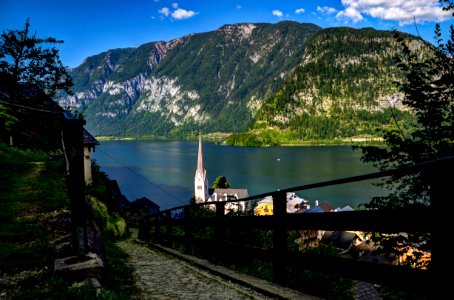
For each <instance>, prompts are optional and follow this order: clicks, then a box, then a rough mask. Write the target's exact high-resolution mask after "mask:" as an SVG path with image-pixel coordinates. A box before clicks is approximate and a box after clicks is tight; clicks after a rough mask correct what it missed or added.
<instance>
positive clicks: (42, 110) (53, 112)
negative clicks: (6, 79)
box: [0, 100, 188, 204]
mask: <svg viewBox="0 0 454 300" xmlns="http://www.w3.org/2000/svg"><path fill="white" fill-rule="evenodd" d="M0 104H6V105H9V106H15V107H20V108H24V109H29V110H34V111H39V112H45V113H52V114H61V113H62V112H55V111H50V110H45V109H39V108H34V107H29V106H24V105H19V104H12V103H9V102H5V101H2V100H0ZM98 151H101V152H102V153H104V155H106V156H107V157H109V158H110V159H112V160H113V161H115V162H117V163H118V164H120V165H121V166H122V167H124V168H126V169H127V170H129V171H130V172H131V173H133V174H135V175H136V176H138V177H140V178H142V179H143V180H144V181H145V182H147V183H148V184H150V185H152V186H153V187H154V188H156V189H157V190H159V191H161V192H163V193H164V194H166V195H168V196H170V197H171V198H172V199H174V200H176V201H178V202H180V203H182V204H188V203H187V202H184V201H183V200H180V199H178V198H177V197H176V196H174V195H173V194H171V193H170V192H168V191H166V190H164V189H163V188H161V187H159V186H157V185H156V184H154V183H153V182H151V181H150V180H149V179H148V178H146V177H145V176H143V175H142V174H140V173H137V172H136V171H134V170H133V169H131V168H130V167H128V166H127V165H125V164H124V163H122V162H121V161H119V160H118V159H116V158H115V157H113V156H112V155H110V154H109V153H107V152H105V151H103V150H101V149H98Z"/></svg>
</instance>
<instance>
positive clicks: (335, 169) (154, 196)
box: [94, 141, 383, 209]
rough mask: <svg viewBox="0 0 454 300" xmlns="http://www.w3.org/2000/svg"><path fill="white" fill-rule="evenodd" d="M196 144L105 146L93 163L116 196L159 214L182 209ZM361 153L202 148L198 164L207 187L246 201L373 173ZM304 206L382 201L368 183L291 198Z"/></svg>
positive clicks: (191, 176)
mask: <svg viewBox="0 0 454 300" xmlns="http://www.w3.org/2000/svg"><path fill="white" fill-rule="evenodd" d="M197 149H198V142H196V141H105V142H101V145H100V146H98V147H97V148H96V151H95V153H94V159H95V160H96V161H97V162H98V164H99V165H100V166H101V170H102V171H104V172H106V173H107V174H108V175H109V177H110V178H111V179H115V180H117V181H118V183H119V186H120V188H121V190H122V193H123V194H124V195H125V196H126V197H127V198H128V199H129V200H130V201H134V200H135V199H137V198H140V197H143V196H145V197H148V198H149V199H151V200H152V201H154V202H155V203H156V204H158V205H159V206H160V207H161V209H167V208H172V207H175V206H180V205H184V204H188V201H189V199H190V198H191V197H192V196H193V193H194V175H195V169H196V166H197ZM360 157H361V152H360V151H352V149H351V147H350V146H311V147H267V148H255V147H231V146H224V145H216V144H214V143H209V142H204V143H203V159H204V164H205V168H206V170H207V176H208V180H209V182H208V184H209V185H210V186H211V185H212V183H213V181H214V180H215V179H216V177H218V176H221V175H223V176H225V177H226V178H227V180H228V182H229V183H230V186H231V187H232V188H247V189H248V190H249V195H250V196H252V195H257V194H262V193H265V192H270V191H274V190H277V189H284V188H289V187H293V186H299V185H304V184H310V183H316V182H320V181H326V180H332V179H338V178H343V177H349V176H355V175H361V174H365V173H371V172H375V171H376V169H374V168H373V167H372V166H371V165H369V164H364V163H362V162H361V161H360ZM296 194H297V195H299V196H300V197H302V198H304V199H307V200H309V201H310V204H311V205H312V206H313V205H314V201H315V200H319V202H320V203H322V202H323V201H327V202H329V203H330V204H331V205H332V206H334V207H343V206H346V205H350V206H351V207H353V208H357V206H358V204H360V203H365V202H369V201H370V200H371V197H373V196H376V195H383V191H381V190H380V189H378V188H377V187H375V186H373V185H372V181H364V182H360V183H354V184H346V185H338V186H332V187H327V188H322V189H313V190H307V191H302V192H297V193H296Z"/></svg>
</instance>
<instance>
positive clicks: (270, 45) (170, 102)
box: [59, 21, 423, 145]
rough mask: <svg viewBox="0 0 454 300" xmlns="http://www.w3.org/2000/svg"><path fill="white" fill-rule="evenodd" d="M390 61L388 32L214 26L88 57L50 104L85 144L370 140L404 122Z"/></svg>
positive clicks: (392, 46)
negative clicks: (81, 118) (75, 115)
mask: <svg viewBox="0 0 454 300" xmlns="http://www.w3.org/2000/svg"><path fill="white" fill-rule="evenodd" d="M399 34H400V33H399ZM400 36H402V37H404V38H410V39H414V38H413V37H411V36H408V35H405V34H400ZM422 45H423V43H422V42H420V41H418V40H416V39H414V47H419V48H421V49H422ZM396 53H397V42H396V40H395V37H394V33H393V32H391V31H380V30H374V29H372V28H365V29H352V28H346V27H343V28H327V29H322V28H320V27H318V26H316V25H314V24H304V23H303V24H302V23H297V22H290V21H284V22H280V23H277V24H266V23H254V24H252V23H251V24H246V23H244V24H233V25H224V26H222V27H221V28H219V29H218V30H215V31H211V32H206V33H199V34H191V35H187V36H184V37H182V38H178V39H174V40H171V41H169V42H163V41H159V42H153V43H148V44H144V45H142V46H140V47H138V48H127V49H115V50H109V51H107V52H104V53H101V54H99V55H95V56H92V57H89V58H87V59H86V60H85V61H84V62H83V63H82V64H81V65H80V66H79V67H77V68H75V69H74V70H72V72H71V75H72V76H73V78H74V82H75V85H74V91H75V95H74V96H67V97H62V98H60V99H59V103H60V104H61V105H62V106H72V107H79V109H82V110H83V111H84V114H85V116H86V119H87V127H88V129H89V130H90V131H91V132H92V133H94V134H95V135H114V136H148V137H156V136H167V137H183V136H187V135H190V134H196V133H197V132H199V131H201V132H206V133H210V132H233V133H235V132H236V133H241V134H237V135H233V136H231V138H230V139H229V142H230V143H231V144H238V145H240V144H276V143H281V142H282V141H280V140H279V139H281V140H301V139H306V140H307V139H334V138H344V137H352V136H358V135H363V134H366V135H371V134H374V130H375V128H376V127H378V126H388V125H389V124H391V123H392V122H393V121H395V120H396V116H397V118H407V117H408V116H409V115H410V114H409V113H408V112H405V111H403V110H402V109H401V107H398V103H399V101H398V100H399V99H401V98H402V95H400V94H399V93H398V92H397V89H396V87H395V85H394V84H393V81H395V80H398V79H399V78H401V75H400V74H399V73H398V71H397V70H396V69H395V67H394V66H393V57H394V56H395V55H396ZM396 103H397V107H395V106H396ZM392 116H393V117H394V118H392ZM264 135H270V136H271V137H272V139H271V141H257V139H261V138H262V137H263V136H264ZM276 136H277V140H273V139H276ZM247 139H252V141H251V140H250V141H249V142H246V143H245V142H244V141H245V140H247ZM254 140H255V141H254Z"/></svg>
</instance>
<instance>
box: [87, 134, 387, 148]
mask: <svg viewBox="0 0 454 300" xmlns="http://www.w3.org/2000/svg"><path fill="white" fill-rule="evenodd" d="M226 135H228V134H223V135H222V137H221V136H218V135H216V136H215V135H213V134H207V135H202V136H201V138H202V140H203V141H208V142H213V143H216V144H219V145H225V146H232V147H259V148H266V147H310V146H315V147H317V146H384V145H385V144H384V141H383V138H379V137H373V138H345V139H339V140H310V141H303V140H296V141H288V142H284V143H282V144H279V145H259V146H248V145H230V144H227V143H225V136H226ZM95 138H96V139H97V140H98V141H100V142H106V141H109V142H110V141H197V138H193V137H191V138H189V137H188V138H185V139H176V138H168V137H132V136H125V137H120V136H96V137H95Z"/></svg>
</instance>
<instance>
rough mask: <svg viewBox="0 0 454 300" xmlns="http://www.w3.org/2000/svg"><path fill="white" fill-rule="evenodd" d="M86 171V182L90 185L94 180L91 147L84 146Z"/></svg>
mask: <svg viewBox="0 0 454 300" xmlns="http://www.w3.org/2000/svg"><path fill="white" fill-rule="evenodd" d="M84 173H85V184H86V185H88V184H90V183H92V182H93V177H92V176H91V148H89V147H84Z"/></svg>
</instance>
